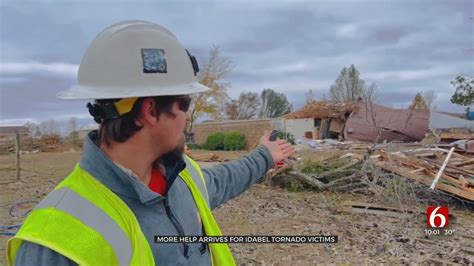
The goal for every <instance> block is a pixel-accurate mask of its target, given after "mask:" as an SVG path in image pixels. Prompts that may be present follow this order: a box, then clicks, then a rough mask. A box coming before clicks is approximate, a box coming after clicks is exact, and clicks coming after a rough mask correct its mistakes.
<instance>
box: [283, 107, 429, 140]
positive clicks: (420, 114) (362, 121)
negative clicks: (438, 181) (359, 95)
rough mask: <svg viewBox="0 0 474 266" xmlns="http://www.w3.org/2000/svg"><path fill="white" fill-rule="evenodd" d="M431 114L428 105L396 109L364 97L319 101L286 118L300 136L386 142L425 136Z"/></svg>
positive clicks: (287, 126)
mask: <svg viewBox="0 0 474 266" xmlns="http://www.w3.org/2000/svg"><path fill="white" fill-rule="evenodd" d="M429 117H430V112H429V110H428V109H393V108H389V107H385V106H381V105H378V104H375V103H364V102H362V101H360V102H358V103H351V102H332V101H316V102H313V103H310V104H308V105H306V106H304V107H303V108H301V109H299V110H297V111H295V112H293V113H290V114H287V115H284V116H283V117H282V118H283V124H284V130H285V132H287V133H291V134H293V136H294V137H295V138H296V139H300V138H303V137H305V138H308V139H326V138H330V139H347V140H357V141H366V142H374V141H378V142H382V141H417V140H421V139H423V138H424V137H425V133H426V131H427V130H428V124H429Z"/></svg>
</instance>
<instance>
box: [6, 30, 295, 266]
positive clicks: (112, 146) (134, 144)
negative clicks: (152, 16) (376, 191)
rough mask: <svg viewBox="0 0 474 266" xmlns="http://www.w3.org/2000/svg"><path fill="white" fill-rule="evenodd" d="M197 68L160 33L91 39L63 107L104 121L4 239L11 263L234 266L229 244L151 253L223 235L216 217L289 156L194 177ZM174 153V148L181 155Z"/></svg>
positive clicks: (265, 152) (280, 144) (268, 146)
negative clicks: (83, 106) (189, 139)
mask: <svg viewBox="0 0 474 266" xmlns="http://www.w3.org/2000/svg"><path fill="white" fill-rule="evenodd" d="M198 71H199V67H198V64H197V61H196V59H195V58H194V57H193V56H192V55H191V54H190V53H189V52H188V51H187V50H185V49H184V48H183V47H182V46H181V44H180V43H179V42H178V40H177V39H176V37H175V36H174V35H173V34H172V33H171V32H170V31H169V30H167V29H166V28H164V27H162V26H160V25H157V24H154V23H150V22H144V21H125V22H120V23H117V24H114V25H112V26H110V27H108V28H106V29H105V30H103V31H102V32H101V33H99V34H98V35H97V37H96V38H95V39H94V41H93V42H92V44H91V45H90V46H89V48H88V49H87V51H86V53H85V55H84V57H83V59H82V62H81V65H80V67H79V77H78V85H77V86H75V87H73V88H71V89H69V90H66V91H63V92H60V93H59V94H58V97H60V98H63V99H95V101H94V103H89V104H88V108H89V112H90V113H91V115H92V116H93V117H94V120H95V121H96V122H98V123H99V124H100V128H99V130H98V131H93V132H91V133H90V134H89V136H88V138H87V139H86V141H85V143H84V154H83V156H82V159H81V161H80V163H78V164H77V165H76V167H75V169H74V170H73V171H72V173H71V174H70V175H69V176H68V177H67V178H65V179H64V180H63V181H62V182H61V183H60V184H59V185H58V186H57V187H56V188H55V189H54V190H53V191H52V192H51V193H49V194H48V195H47V196H46V197H45V198H44V199H43V200H42V201H41V202H40V203H39V204H38V205H37V206H36V207H35V208H34V209H33V210H32V211H31V213H30V214H29V216H28V217H27V218H26V219H25V221H24V224H23V226H22V227H21V229H20V230H19V231H18V232H17V234H16V236H15V237H13V238H12V239H10V240H9V242H8V263H9V264H10V265H76V264H83V265H154V264H159V265H161V264H163V265H169V264H173V265H174V264H180V265H182V264H192V265H210V264H213V265H234V264H235V262H234V259H233V257H232V254H231V252H230V250H229V247H228V246H227V244H209V245H207V244H203V243H171V244H156V243H154V236H185V235H190V236H199V235H206V236H220V235H221V231H220V229H219V227H218V225H217V223H216V221H215V219H214V216H213V214H212V212H211V210H212V209H214V208H216V207H217V206H219V205H221V204H223V203H225V202H226V201H228V200H229V199H231V198H233V197H235V196H237V195H239V194H241V193H242V192H243V191H245V190H246V189H248V188H249V187H250V186H251V185H252V184H254V183H256V182H258V181H259V180H260V179H261V178H262V176H263V175H264V174H265V172H266V171H267V170H269V169H270V168H272V167H273V165H274V162H278V161H281V160H283V159H285V158H287V157H288V156H289V155H291V154H292V153H293V152H294V148H293V147H292V146H291V145H290V144H288V143H286V142H285V141H283V140H277V141H269V139H268V138H269V133H268V132H265V133H264V135H263V137H262V138H261V139H260V144H261V145H259V146H258V147H257V148H256V149H255V150H254V151H253V152H251V153H250V154H249V155H248V156H245V157H243V158H242V159H241V160H239V161H234V162H230V163H226V164H222V165H219V166H216V167H213V168H210V169H202V170H201V169H200V168H199V166H198V165H197V164H196V163H195V162H194V161H193V160H191V159H190V158H189V157H187V156H184V155H183V154H182V141H183V139H182V136H183V135H182V133H183V131H184V128H185V124H186V120H187V115H186V112H187V110H188V108H189V104H190V97H189V95H190V94H193V93H198V92H203V91H205V90H207V89H208V88H207V87H205V86H203V85H201V84H199V83H197V82H196V81H195V75H196V73H197V72H198ZM180 146H181V148H177V147H180Z"/></svg>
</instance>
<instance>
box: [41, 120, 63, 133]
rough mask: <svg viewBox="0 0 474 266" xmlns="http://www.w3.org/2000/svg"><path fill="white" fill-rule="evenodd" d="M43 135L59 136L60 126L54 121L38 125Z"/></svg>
mask: <svg viewBox="0 0 474 266" xmlns="http://www.w3.org/2000/svg"><path fill="white" fill-rule="evenodd" d="M38 127H39V129H40V131H41V135H51V134H59V126H58V124H57V123H56V121H54V119H49V120H46V121H43V122H41V123H40V124H39V125H38Z"/></svg>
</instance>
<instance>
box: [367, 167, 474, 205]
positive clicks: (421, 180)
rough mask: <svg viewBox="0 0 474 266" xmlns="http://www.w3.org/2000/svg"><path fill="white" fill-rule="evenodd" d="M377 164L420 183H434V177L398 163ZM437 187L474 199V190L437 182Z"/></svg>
mask: <svg viewBox="0 0 474 266" xmlns="http://www.w3.org/2000/svg"><path fill="white" fill-rule="evenodd" d="M375 165H377V166H379V167H380V168H382V169H385V170H387V171H389V172H392V173H395V174H397V175H399V176H403V177H406V178H409V179H412V180H414V181H416V182H418V183H421V184H425V185H428V186H429V185H431V183H432V179H430V178H428V177H426V176H423V175H419V174H414V173H411V172H410V171H408V170H406V169H405V168H403V167H399V166H396V165H394V164H393V163H390V162H386V161H378V162H376V163H375ZM437 188H438V189H439V190H442V191H445V192H448V193H451V194H454V195H457V196H459V197H462V198H465V199H468V200H470V201H474V191H470V190H466V189H462V188H458V187H454V186H451V185H447V184H444V183H439V184H437Z"/></svg>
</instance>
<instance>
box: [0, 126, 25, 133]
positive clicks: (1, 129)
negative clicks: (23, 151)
mask: <svg viewBox="0 0 474 266" xmlns="http://www.w3.org/2000/svg"><path fill="white" fill-rule="evenodd" d="M16 133H19V134H28V133H29V130H28V128H26V127H23V126H0V135H3V134H16Z"/></svg>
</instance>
